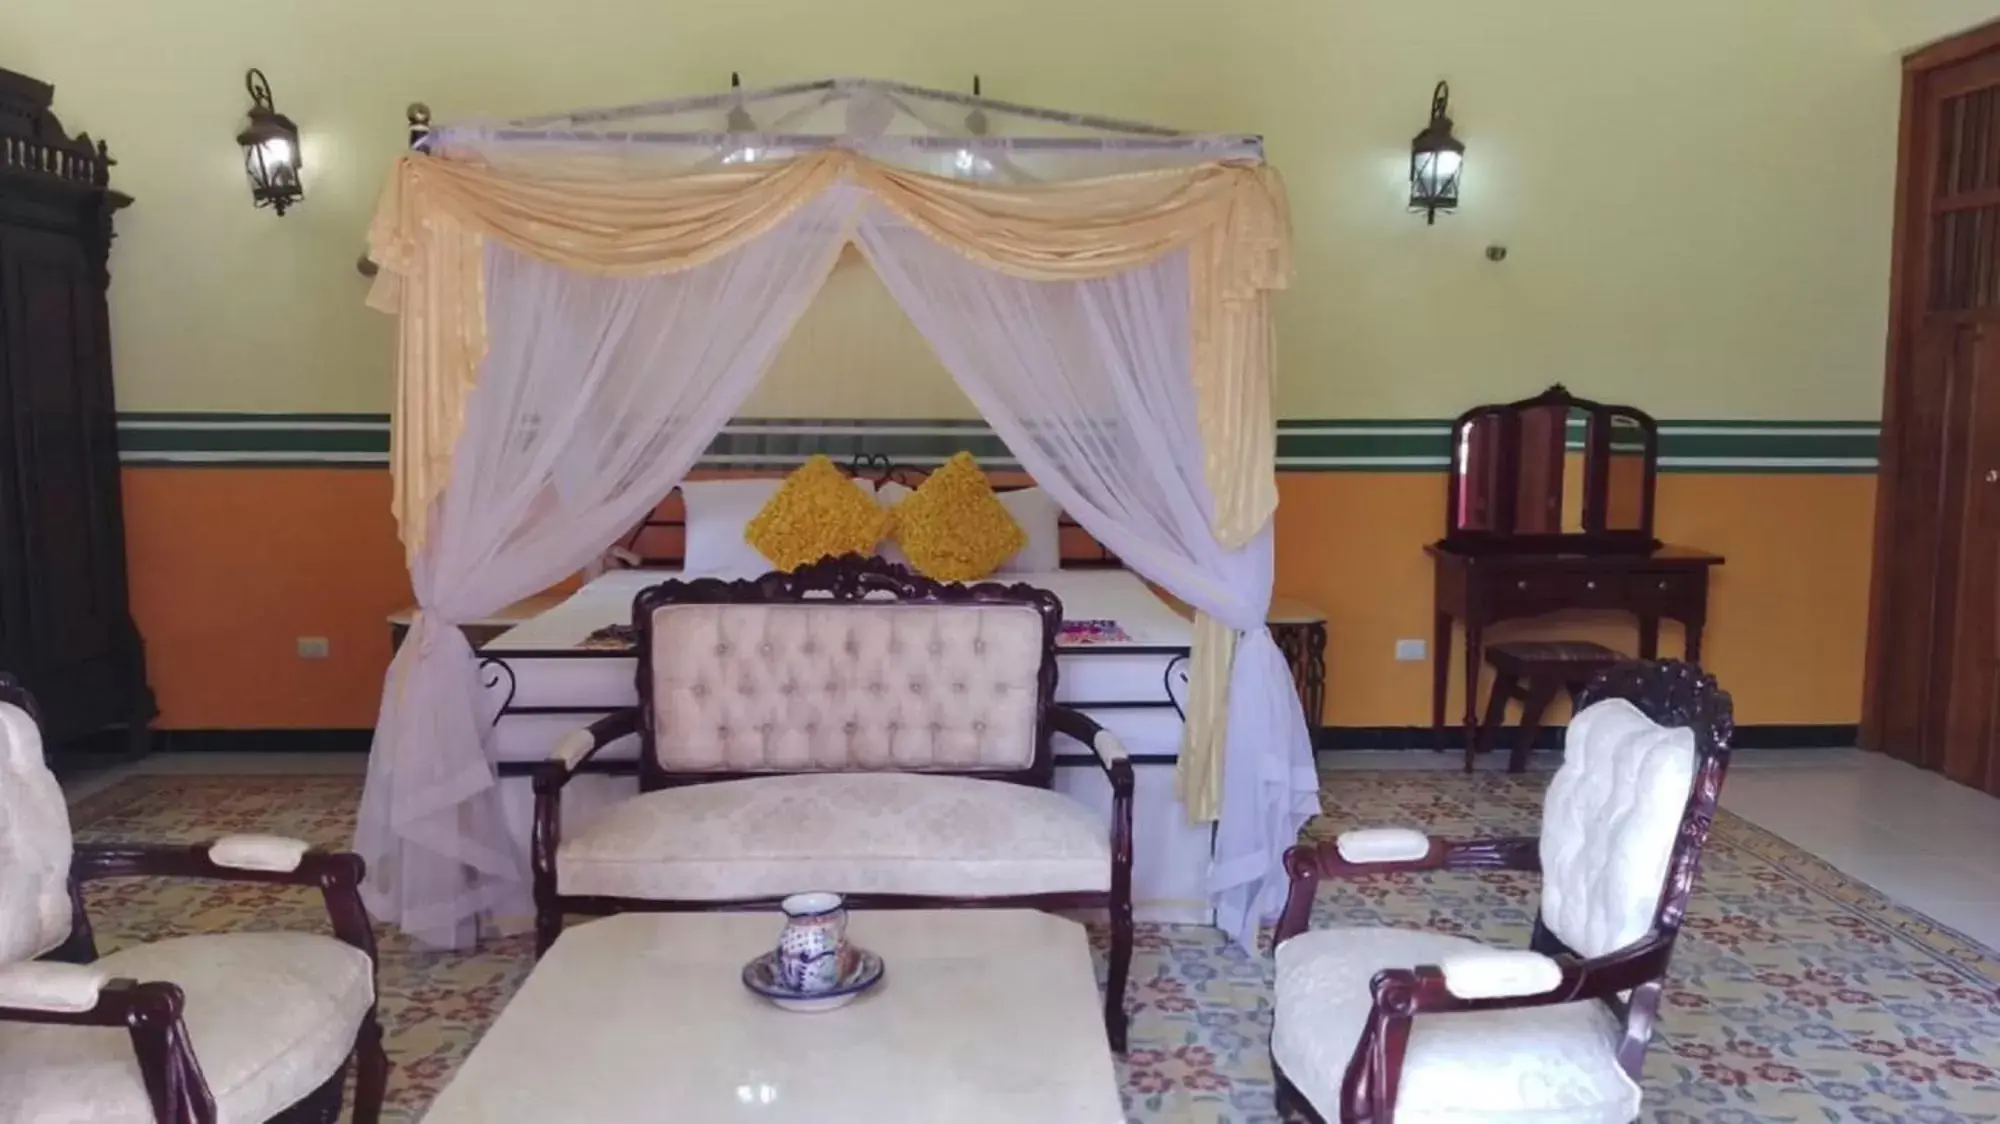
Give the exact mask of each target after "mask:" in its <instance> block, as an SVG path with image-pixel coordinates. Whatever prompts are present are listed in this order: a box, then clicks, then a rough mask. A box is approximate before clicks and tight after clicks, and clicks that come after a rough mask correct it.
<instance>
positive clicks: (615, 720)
mask: <svg viewBox="0 0 2000 1124" xmlns="http://www.w3.org/2000/svg"><path fill="white" fill-rule="evenodd" d="M638 732H639V712H638V711H636V710H618V711H613V712H612V713H610V714H607V715H605V716H604V717H602V718H600V719H598V720H597V721H595V722H592V723H591V724H590V725H588V726H585V727H584V728H582V729H581V730H572V731H570V732H569V733H568V734H565V735H564V736H563V739H562V740H561V741H559V742H557V743H556V747H555V749H554V750H552V751H551V752H550V753H549V758H548V759H549V761H550V762H551V763H553V764H557V765H561V766H562V772H563V773H564V774H569V773H574V772H576V770H577V768H578V767H579V766H581V765H582V764H583V763H584V762H585V761H588V760H590V758H591V756H592V755H593V754H595V753H596V752H597V751H598V750H600V749H603V748H604V747H605V746H607V745H610V744H611V743H612V742H615V741H617V740H618V739H619V738H622V737H625V736H627V735H630V734H636V733H638Z"/></svg>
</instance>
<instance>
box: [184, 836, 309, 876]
mask: <svg viewBox="0 0 2000 1124" xmlns="http://www.w3.org/2000/svg"><path fill="white" fill-rule="evenodd" d="M311 849H312V848H311V845H310V844H308V843H307V842H306V841H305V840H303V839H287V838H286V837H284V836H282V835H247V834H246V835H225V836H223V837H222V838H220V839H218V840H216V841H215V842H214V843H211V844H210V845H209V848H208V861H210V862H212V863H214V864H215V865H217V866H226V867H232V868H234V869H236V870H269V871H279V872H289V871H294V870H297V869H298V868H299V861H300V860H301V859H303V858H305V857H306V852H307V851H309V850H311Z"/></svg>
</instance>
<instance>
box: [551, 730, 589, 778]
mask: <svg viewBox="0 0 2000 1124" xmlns="http://www.w3.org/2000/svg"><path fill="white" fill-rule="evenodd" d="M596 748H597V739H596V738H594V737H592V736H591V733H590V728H589V727H587V726H586V727H584V728H583V729H581V730H571V731H570V732H569V733H567V734H564V735H563V740H561V741H559V742H557V743H556V748H555V752H553V753H551V754H549V760H551V761H560V762H562V764H563V768H565V769H574V768H576V765H577V762H579V761H582V760H583V759H584V758H585V757H588V756H590V751H591V750H593V749H596Z"/></svg>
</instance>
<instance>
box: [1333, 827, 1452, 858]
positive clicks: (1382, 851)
mask: <svg viewBox="0 0 2000 1124" xmlns="http://www.w3.org/2000/svg"><path fill="white" fill-rule="evenodd" d="M1333 846H1334V850H1336V851H1338V852H1339V853H1340V857H1341V858H1343V859H1346V860H1347V861H1348V862H1351V863H1397V862H1411V861H1414V860H1416V859H1421V858H1423V857H1424V856H1425V855H1428V854H1430V852H1431V839H1430V836H1428V835H1425V834H1424V833H1423V832H1421V831H1416V830H1414V829H1412V828H1407V827H1363V828H1356V829H1355V830H1353V831H1343V832H1341V833H1340V836H1339V838H1337V839H1335V840H1334V841H1333Z"/></svg>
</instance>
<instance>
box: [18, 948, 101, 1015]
mask: <svg viewBox="0 0 2000 1124" xmlns="http://www.w3.org/2000/svg"><path fill="white" fill-rule="evenodd" d="M110 978H111V977H110V976H107V975H105V974H104V970H103V969H102V968H99V967H98V966H97V965H95V964H57V963H52V962H51V963H44V962H42V961H37V960H30V961H25V962H23V963H20V964H0V1007H19V1008H22V1009H24V1010H29V1011H68V1012H75V1011H88V1010H90V1009H91V1008H92V1007H95V1006H97V993H98V992H100V991H102V990H103V989H104V983H105V981H106V980H109V979H110Z"/></svg>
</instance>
